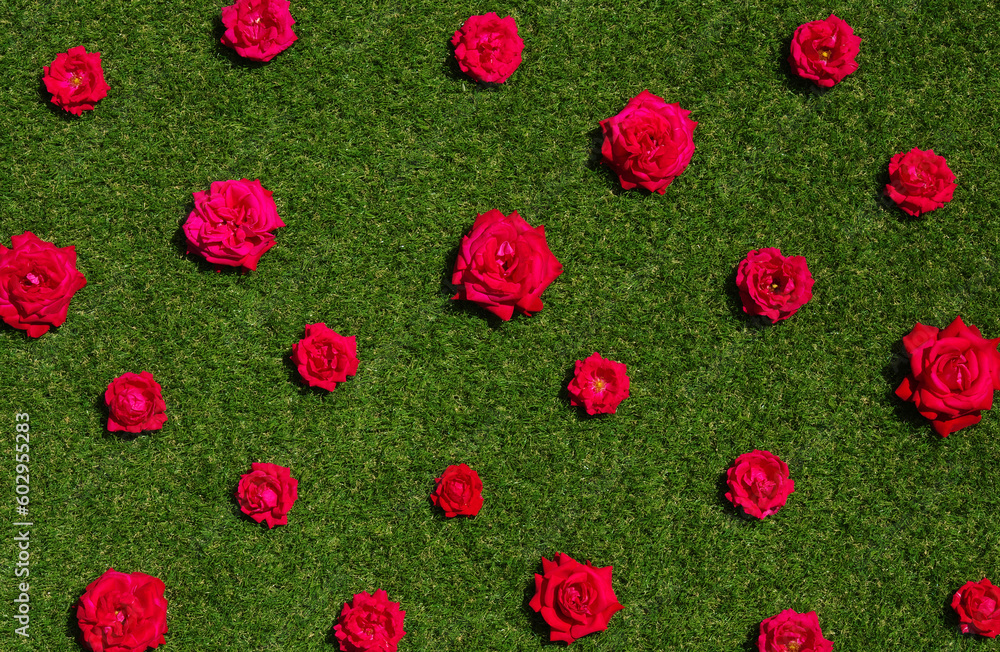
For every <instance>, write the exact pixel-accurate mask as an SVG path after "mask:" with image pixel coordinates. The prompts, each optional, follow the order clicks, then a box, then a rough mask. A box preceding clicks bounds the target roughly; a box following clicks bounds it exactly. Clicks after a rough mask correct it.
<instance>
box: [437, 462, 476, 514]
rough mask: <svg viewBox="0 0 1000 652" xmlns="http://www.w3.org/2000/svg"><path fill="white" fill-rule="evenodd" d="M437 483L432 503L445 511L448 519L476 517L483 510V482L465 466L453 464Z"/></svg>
mask: <svg viewBox="0 0 1000 652" xmlns="http://www.w3.org/2000/svg"><path fill="white" fill-rule="evenodd" d="M435 482H437V485H436V486H435V487H434V492H433V493H432V494H431V502H432V503H434V505H436V506H437V507H440V508H441V509H443V510H444V515H445V516H447V517H448V518H452V517H453V516H475V515H476V514H478V513H479V510H480V509H482V508H483V482H482V480H480V479H479V474H478V473H476V472H475V471H473V470H472V469H470V468H469V467H468V466H466V465H465V464H452V465H451V466H449V467H448V468H447V469H445V470H444V473H443V474H441V477H440V478H435Z"/></svg>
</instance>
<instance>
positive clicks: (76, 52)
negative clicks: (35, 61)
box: [42, 45, 111, 115]
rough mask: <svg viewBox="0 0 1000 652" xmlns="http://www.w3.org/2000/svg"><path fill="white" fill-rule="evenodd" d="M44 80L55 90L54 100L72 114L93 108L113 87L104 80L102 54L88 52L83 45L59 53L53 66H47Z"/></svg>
mask: <svg viewBox="0 0 1000 652" xmlns="http://www.w3.org/2000/svg"><path fill="white" fill-rule="evenodd" d="M43 69H44V71H45V74H44V76H43V77H42V81H43V82H45V89H46V90H47V91H48V92H50V93H52V103H53V104H55V105H56V106H58V107H60V108H63V109H65V110H67V111H69V112H70V113H72V114H73V115H83V112H84V111H91V110H93V108H94V103H95V102H98V101H100V100H101V98H103V97H104V96H106V95H107V94H108V90H109V89H110V88H111V87H110V86H108V85H107V84H106V83H105V82H104V69H103V68H101V53H100V52H91V53H89V54H88V53H87V49H86V48H85V47H83V46H82V45H80V46H77V47H75V48H70V49H69V51H68V52H60V53H59V54H57V55H56V60H55V61H53V62H52V64H51V65H48V66H45V67H44V68H43Z"/></svg>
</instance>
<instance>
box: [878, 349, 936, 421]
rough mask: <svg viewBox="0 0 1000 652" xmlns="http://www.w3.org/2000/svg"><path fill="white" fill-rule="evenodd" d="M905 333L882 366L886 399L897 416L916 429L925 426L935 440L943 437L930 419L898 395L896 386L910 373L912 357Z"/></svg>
mask: <svg viewBox="0 0 1000 652" xmlns="http://www.w3.org/2000/svg"><path fill="white" fill-rule="evenodd" d="M904 335H906V333H903V334H901V335H900V336H899V339H897V340H896V343H895V344H893V345H892V357H891V358H890V360H889V362H888V363H886V365H885V366H884V367H882V378H884V379H885V382H886V384H887V385H888V387H887V388H886V393H885V401H886V403H887V404H889V405H892V406H893V413H894V414H895V416H896V418H897V419H899V420H901V421H903V422H905V423H908V424H910V425H911V426H913V427H914V429H920V428H925V429H926V430H927V432H928V433H929V434H928V436H930V437H931V438H932V439H934V440H938V439H941V437H939V436H938V435H937V433H936V432H935V431H934V429H933V428H931V427H930V421H928V420H927V419H926V418H925V417H924V416H923V415H922V414H920V411H919V410H917V407H916V406H915V405H914V404H913V403H912V402H911V401H904V400H903V399H901V398H899V396H897V395H896V388H897V387H899V384H900V383H902V382H903V379H904V378H906V376H907V375H908V374H909V373H910V357H909V356H908V355H907V354H906V349H905V348H904V347H903V336H904Z"/></svg>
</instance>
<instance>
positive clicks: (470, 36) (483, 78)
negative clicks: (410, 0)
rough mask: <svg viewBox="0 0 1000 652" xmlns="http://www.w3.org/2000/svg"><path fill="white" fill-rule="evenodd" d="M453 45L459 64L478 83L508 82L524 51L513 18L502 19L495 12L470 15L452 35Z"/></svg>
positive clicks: (522, 42) (519, 63)
mask: <svg viewBox="0 0 1000 652" xmlns="http://www.w3.org/2000/svg"><path fill="white" fill-rule="evenodd" d="M451 44H452V45H454V46H455V59H457V60H458V67H459V68H461V69H462V72H464V73H465V74H467V75H468V76H469V77H472V78H473V79H475V80H476V81H477V82H496V83H502V82H505V81H507V78H508V77H510V76H511V75H512V74H513V73H514V71H515V70H517V67H518V66H520V65H521V51H522V50H524V41H522V40H521V37H520V36H518V35H517V23H515V22H514V19H513V18H511V17H510V16H507V17H506V18H500V16H497V15H496V14H495V13H493V12H492V11H491V12H490V13H488V14H483V15H482V16H469V19H468V20H466V21H465V24H464V25H462V27H461V28H460V29H459V30H458V31H456V32H455V35H454V36H453V37H451Z"/></svg>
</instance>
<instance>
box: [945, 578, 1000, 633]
mask: <svg viewBox="0 0 1000 652" xmlns="http://www.w3.org/2000/svg"><path fill="white" fill-rule="evenodd" d="M951 608H952V609H954V610H955V611H956V612H957V613H958V618H959V620H960V621H961V628H962V633H963V634H979V635H980V636H987V637H989V638H996V636H997V634H1000V588H998V587H995V586H993V584H992V583H990V581H989V580H988V579H986V578H985V577H984V578H983V579H981V580H979V581H978V582H971V581H969V582H966V583H965V584H964V585H963V586H962V588H960V589H959V590H958V591H956V592H955V595H954V596H953V597H952V599H951Z"/></svg>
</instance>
